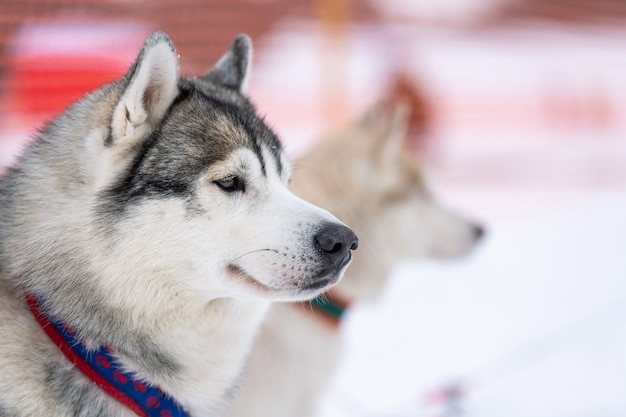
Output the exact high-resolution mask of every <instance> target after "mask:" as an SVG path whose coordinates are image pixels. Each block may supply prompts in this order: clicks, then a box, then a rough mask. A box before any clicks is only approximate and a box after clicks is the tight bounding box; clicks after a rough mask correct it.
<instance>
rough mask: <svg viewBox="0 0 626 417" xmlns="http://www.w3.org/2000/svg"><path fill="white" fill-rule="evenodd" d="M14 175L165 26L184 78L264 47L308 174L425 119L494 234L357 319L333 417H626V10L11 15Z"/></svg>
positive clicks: (4, 127) (34, 8) (204, 9)
mask: <svg viewBox="0 0 626 417" xmlns="http://www.w3.org/2000/svg"><path fill="white" fill-rule="evenodd" d="M0 6H1V7H2V10H1V12H0V56H1V57H0V58H1V59H0V109H1V111H0V171H2V170H4V169H6V167H7V166H9V165H10V164H12V163H13V162H14V160H15V159H14V158H15V156H16V155H17V154H19V152H20V150H21V149H22V148H23V146H24V144H25V143H26V142H27V141H28V139H29V138H30V137H31V136H32V134H33V132H34V131H35V130H36V129H37V128H39V127H41V126H42V125H43V123H44V122H45V121H46V120H49V119H50V118H51V117H53V116H55V115H56V114H59V113H60V112H61V111H62V110H63V109H64V108H65V107H66V106H67V105H68V104H70V103H71V102H73V101H74V100H77V99H79V98H80V97H81V96H82V95H83V94H84V93H85V92H87V91H90V90H92V89H94V88H96V87H98V86H99V85H101V84H102V83H104V82H108V81H111V80H114V79H116V78H117V77H119V76H120V75H122V74H123V73H125V71H126V70H127V68H128V67H129V65H130V64H131V63H132V61H133V59H134V58H135V56H136V54H137V52H138V50H139V48H140V46H141V44H142V43H143V41H144V40H145V38H146V37H147V36H148V35H149V34H150V33H151V32H152V31H154V30H155V29H162V30H165V31H166V32H168V33H169V34H170V36H171V37H172V38H173V40H174V42H175V44H176V46H177V49H178V52H179V54H180V62H181V70H182V72H183V73H185V74H190V75H191V74H193V75H196V74H200V73H203V72H204V71H206V70H208V69H209V68H210V67H211V66H212V65H213V63H214V62H215V60H217V59H218V58H219V56H221V54H222V53H224V52H225V51H226V50H227V48H228V47H229V45H230V43H231V41H232V39H233V38H234V36H235V35H236V34H238V33H241V32H245V33H248V34H250V35H251V36H252V38H253V41H254V45H255V56H254V63H253V70H252V78H251V80H250V86H249V93H250V97H251V99H252V101H253V102H254V103H255V104H256V106H257V108H258V110H259V113H260V114H262V115H264V116H265V117H266V120H267V121H268V122H269V123H270V124H271V125H272V126H273V127H274V129H275V130H276V131H277V132H278V133H279V134H280V136H281V137H282V139H283V141H284V143H285V144H286V147H287V150H288V152H289V154H290V155H291V156H293V157H297V156H298V155H299V154H301V153H302V152H304V151H306V149H307V148H308V147H309V146H311V144H313V143H314V142H315V141H316V140H318V139H317V138H319V137H320V135H322V134H323V133H325V132H329V131H333V130H336V129H338V128H340V127H342V126H345V125H346V124H348V123H350V122H352V121H353V120H355V119H356V118H358V117H359V116H360V115H361V113H362V112H363V111H364V110H365V109H366V108H368V107H369V106H370V105H371V104H372V103H374V102H375V101H376V100H378V99H380V98H381V97H390V96H402V97H405V98H408V99H409V100H410V101H411V103H412V104H413V113H412V118H411V131H410V135H411V141H412V143H413V145H414V148H415V152H417V153H418V154H419V155H420V158H421V159H422V161H423V164H424V166H425V169H426V170H427V178H428V180H429V183H430V185H431V187H432V189H433V191H434V193H435V194H436V195H437V196H439V197H440V198H441V199H442V200H444V201H446V202H447V203H448V204H449V205H451V206H453V207H455V208H457V209H460V210H461V211H464V212H465V213H467V214H469V215H471V216H473V217H474V218H476V219H479V220H480V221H481V222H482V223H483V224H485V225H486V227H487V229H488V237H487V239H486V240H485V241H484V242H483V243H482V245H481V247H480V248H479V250H478V251H477V252H476V253H474V254H473V255H472V256H471V257H469V258H467V259H466V260H464V261H461V262H455V263H451V264H439V263H437V264H435V263H432V264H431V263H428V262H416V261H414V262H405V263H403V264H401V265H398V266H397V268H396V269H395V270H394V272H393V276H392V278H391V281H390V285H389V286H388V287H387V289H386V291H385V293H384V294H382V295H381V299H380V300H379V302H377V303H375V304H371V305H359V306H356V307H355V308H353V309H352V310H351V312H350V313H349V316H348V318H347V320H346V322H345V323H344V325H343V329H342V331H343V333H344V336H345V338H346V342H347V346H346V350H345V355H344V358H345V360H344V362H343V364H342V367H341V369H340V370H339V372H338V374H337V376H336V378H335V380H334V381H333V384H332V385H331V386H329V387H328V392H327V395H326V397H325V400H324V404H323V407H322V413H321V415H322V416H330V417H332V416H337V417H385V416H386V417H421V416H425V417H436V416H437V417H451V416H481V417H509V416H523V417H528V416H533V417H541V416H546V417H548V416H549V417H559V416H563V417H566V416H567V417H586V416H589V417H614V416H615V417H617V416H620V417H622V416H625V415H626V256H625V252H624V251H625V248H626V1H623V0H422V1H415V0H316V1H313V0H310V1H305V0H177V1H170V0H167V1H166V0H157V1H147V0H108V1H95V0H58V1H46V0H20V1H17V0H14V1H11V0H2V1H1V2H0Z"/></svg>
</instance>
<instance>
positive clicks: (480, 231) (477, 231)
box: [474, 225, 486, 241]
mask: <svg viewBox="0 0 626 417" xmlns="http://www.w3.org/2000/svg"><path fill="white" fill-rule="evenodd" d="M485 233H486V232H485V229H484V228H483V227H482V226H479V225H475V226H474V240H476V241H479V240H480V239H482V238H483V236H485Z"/></svg>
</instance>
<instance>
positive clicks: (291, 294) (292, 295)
mask: <svg viewBox="0 0 626 417" xmlns="http://www.w3.org/2000/svg"><path fill="white" fill-rule="evenodd" d="M345 269H346V268H345V266H343V267H342V268H340V269H339V270H338V271H334V272H332V273H330V274H326V275H323V276H317V277H314V278H311V279H310V280H308V281H307V283H305V284H304V285H298V286H293V287H281V288H276V287H272V286H269V285H266V284H264V283H262V282H259V281H258V280H256V279H255V278H254V277H253V276H251V275H250V274H248V273H247V272H246V271H245V270H243V269H242V268H241V267H239V266H236V265H232V264H231V265H228V272H229V273H230V274H231V275H233V276H235V277H236V278H237V279H239V280H240V281H241V282H242V283H243V284H244V285H245V286H246V287H247V288H248V289H249V290H251V291H252V293H253V294H254V295H255V296H258V297H260V298H263V299H267V300H269V301H276V302H280V301H285V302H289V301H305V300H310V299H312V298H315V297H317V296H318V295H321V294H323V293H324V292H326V291H328V290H329V289H330V288H331V287H333V286H334V285H335V284H336V283H337V282H339V280H340V279H341V277H342V276H343V273H344V271H345Z"/></svg>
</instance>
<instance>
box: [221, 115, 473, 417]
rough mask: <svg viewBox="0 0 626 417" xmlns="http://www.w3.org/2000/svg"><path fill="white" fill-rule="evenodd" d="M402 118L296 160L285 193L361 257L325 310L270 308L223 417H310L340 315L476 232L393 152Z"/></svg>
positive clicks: (406, 155)
mask: <svg viewBox="0 0 626 417" xmlns="http://www.w3.org/2000/svg"><path fill="white" fill-rule="evenodd" d="M406 110H407V109H406V107H405V106H402V105H399V106H398V107H397V108H396V109H395V111H394V112H393V114H391V115H389V114H388V113H387V112H384V111H382V110H381V109H378V108H375V109H374V110H372V111H371V112H370V114H369V115H368V117H366V118H365V119H364V120H363V121H362V122H361V123H359V124H358V125H356V126H354V127H353V128H350V129H348V130H346V131H344V132H342V133H340V134H338V135H337V137H332V138H328V139H326V140H322V141H320V142H319V144H318V145H317V146H316V147H315V148H314V149H313V150H312V151H311V152H310V153H309V154H307V155H306V156H305V157H304V158H302V160H300V161H299V162H298V164H297V165H298V167H297V169H295V170H294V177H293V181H292V189H293V190H294V192H295V193H296V194H299V195H300V196H302V197H304V198H306V199H309V200H310V201H312V202H314V203H315V204H318V205H320V206H321V207H324V208H327V209H329V210H331V211H332V212H333V213H335V214H336V215H337V216H339V218H341V219H344V220H346V221H347V222H348V223H349V224H350V226H351V227H353V228H354V230H355V231H356V232H357V233H358V234H359V236H360V237H361V238H362V242H363V245H361V248H360V249H359V250H360V251H361V252H363V251H365V253H364V254H363V253H361V255H362V256H359V257H357V259H355V262H354V263H353V264H352V265H351V266H350V269H349V270H348V271H347V272H346V276H345V278H344V279H343V280H342V282H341V283H340V284H339V285H338V286H337V287H335V288H333V289H332V290H331V292H330V293H329V294H327V295H326V296H325V297H326V298H327V301H326V303H324V302H321V303H319V304H316V303H311V304H309V303H302V304H291V305H289V304H288V305H276V306H273V307H272V310H271V311H270V314H269V316H268V320H267V321H266V322H265V323H264V324H263V327H262V330H261V332H260V334H259V337H258V339H257V341H256V342H255V345H254V347H253V351H252V355H251V360H250V363H249V369H248V371H247V377H246V379H245V382H244V384H243V386H242V389H241V390H240V392H239V395H238V396H237V397H236V398H235V401H234V404H233V407H232V409H231V410H229V412H228V415H229V416H232V417H252V416H255V417H291V416H298V417H309V416H312V415H314V414H315V410H316V408H317V404H318V401H319V399H320V397H321V395H322V393H323V392H324V390H325V388H326V385H327V383H328V382H329V380H330V377H331V375H332V373H333V371H334V369H335V368H336V365H337V363H338V360H339V354H340V350H341V349H340V348H341V344H340V338H339V333H338V326H337V324H338V320H339V318H340V316H341V313H342V310H343V309H345V308H346V307H347V306H348V305H349V304H350V303H351V302H358V301H364V300H374V299H375V298H376V297H377V296H378V295H379V294H380V292H381V290H382V287H383V285H384V284H385V282H386V280H387V278H388V276H389V274H390V272H391V268H392V265H393V264H394V263H396V262H398V261H400V260H402V259H407V258H430V259H453V258H457V257H461V256H462V255H464V254H466V253H467V252H469V251H470V250H471V249H472V247H474V246H475V244H476V242H477V241H478V240H479V239H480V237H481V235H482V234H483V231H482V229H481V228H480V227H479V226H477V225H475V224H473V223H472V222H470V221H468V220H466V219H464V218H462V217H459V216H457V215H455V214H453V213H451V212H450V211H448V210H447V209H445V208H443V207H442V206H441V205H440V204H439V203H438V202H437V201H436V200H435V199H434V198H433V197H432V195H431V194H430V193H429V191H428V189H427V188H426V187H425V184H424V180H423V174H422V172H421V169H420V166H419V164H418V163H417V161H416V160H415V159H414V157H413V155H412V154H411V153H410V152H409V151H408V150H407V148H406V147H405V146H403V141H404V139H405V137H406V135H405V132H406V126H407V120H406V118H407V117H406V116H407V111H406Z"/></svg>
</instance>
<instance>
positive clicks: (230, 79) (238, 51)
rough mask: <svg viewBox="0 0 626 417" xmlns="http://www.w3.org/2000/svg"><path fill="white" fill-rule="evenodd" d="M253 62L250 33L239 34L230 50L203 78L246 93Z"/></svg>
mask: <svg viewBox="0 0 626 417" xmlns="http://www.w3.org/2000/svg"><path fill="white" fill-rule="evenodd" d="M251 62H252V41H251V40H250V37H248V35H243V34H242V35H239V36H237V37H236V38H235V40H234V41H233V44H232V45H231V47H230V50H229V51H228V52H227V53H226V54H225V55H224V56H223V57H222V58H221V59H220V60H219V61H218V62H217V64H215V66H214V67H213V69H211V71H209V72H208V73H207V74H206V75H205V76H204V77H202V79H203V80H205V81H208V82H211V83H215V84H218V85H221V86H224V87H226V88H229V89H231V90H235V91H237V92H238V93H244V92H245V89H246V84H247V81H248V74H249V72H250V63H251Z"/></svg>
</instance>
